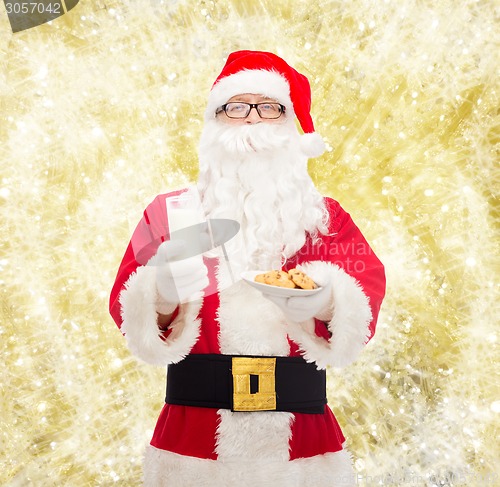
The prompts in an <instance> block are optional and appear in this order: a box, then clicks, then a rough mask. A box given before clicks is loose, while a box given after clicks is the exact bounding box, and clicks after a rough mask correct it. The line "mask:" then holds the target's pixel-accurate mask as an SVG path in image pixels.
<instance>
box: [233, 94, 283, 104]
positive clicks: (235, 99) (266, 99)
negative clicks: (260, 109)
mask: <svg viewBox="0 0 500 487" xmlns="http://www.w3.org/2000/svg"><path fill="white" fill-rule="evenodd" d="M248 96H257V97H258V101H257V103H266V102H269V103H279V102H278V101H277V100H275V99H274V98H269V97H268V96H264V95H253V94H252V93H248V94H247V93H242V94H241V95H235V96H233V97H231V98H230V99H229V100H228V101H227V102H226V103H233V102H239V101H240V102H242V103H248V102H247V101H246V100H245V99H244V98H246V97H248Z"/></svg>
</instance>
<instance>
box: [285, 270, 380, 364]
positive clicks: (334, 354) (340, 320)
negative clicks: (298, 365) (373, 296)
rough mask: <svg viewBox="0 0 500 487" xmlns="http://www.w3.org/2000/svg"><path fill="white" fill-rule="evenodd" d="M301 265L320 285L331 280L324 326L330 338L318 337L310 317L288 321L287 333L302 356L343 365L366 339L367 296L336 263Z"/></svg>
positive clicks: (369, 309) (356, 353)
mask: <svg viewBox="0 0 500 487" xmlns="http://www.w3.org/2000/svg"><path fill="white" fill-rule="evenodd" d="M300 268H301V269H302V270H303V271H304V272H305V273H306V274H307V275H308V276H310V277H311V278H312V279H313V280H314V281H315V282H316V283H317V284H319V285H320V286H321V285H324V284H326V283H327V282H328V281H330V282H331V285H332V295H333V306H334V308H333V318H332V320H331V321H330V322H328V323H327V326H328V329H329V331H330V333H331V334H332V336H331V338H330V340H329V341H327V340H325V339H324V338H321V337H318V336H317V335H316V334H315V333H314V320H312V319H311V320H309V321H308V322H303V323H289V329H288V334H289V336H290V338H291V339H292V340H293V341H295V342H296V343H297V344H298V345H299V347H300V348H301V350H302V352H303V356H304V358H305V359H306V360H307V361H308V362H316V365H317V366H318V368H320V369H324V368H326V367H327V366H329V365H330V366H333V367H345V366H346V365H349V364H350V363H352V362H354V360H355V359H356V358H357V356H358V355H359V353H360V352H361V350H362V349H363V347H364V345H365V344H366V342H367V341H368V338H369V335H370V330H369V324H370V322H371V320H372V312H371V308H370V303H369V299H368V297H367V296H366V295H365V293H364V292H363V289H362V288H361V286H360V284H359V283H358V281H357V280H356V279H354V278H353V277H352V276H350V275H349V274H347V273H346V272H344V271H343V270H342V269H341V268H340V267H338V266H337V265H335V264H331V263H329V262H322V261H315V262H309V263H305V264H302V265H301V266H300Z"/></svg>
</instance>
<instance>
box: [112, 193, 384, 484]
mask: <svg viewBox="0 0 500 487" xmlns="http://www.w3.org/2000/svg"><path fill="white" fill-rule="evenodd" d="M167 196H168V195H165V194H164V195H159V196H158V197H157V198H156V199H155V200H154V201H153V202H152V203H151V204H150V205H149V206H148V207H147V208H146V210H145V212H144V217H143V218H142V220H141V221H140V223H139V225H138V226H137V228H136V230H135V232H134V234H133V236H132V239H131V242H130V244H129V246H128V247H127V250H126V252H125V255H124V257H123V260H122V262H121V265H120V267H119V270H118V274H117V277H116V281H115V284H114V286H113V289H112V292H111V297H110V312H111V315H112V316H113V318H114V320H115V321H116V323H117V324H118V326H119V327H120V328H121V330H122V332H123V333H124V335H125V337H126V339H127V342H128V345H129V348H130V349H131V351H132V353H134V354H135V355H137V356H138V357H139V358H141V359H142V360H144V361H145V362H148V363H151V364H156V365H167V364H169V363H176V362H179V361H181V360H182V359H183V358H184V357H185V356H186V355H188V354H190V353H191V354H208V353H210V354H214V353H215V354H218V353H223V354H231V355H268V356H269V355H275V356H303V357H304V358H305V359H306V360H307V361H309V362H315V363H316V365H317V367H318V368H326V367H327V366H335V367H343V366H345V365H348V364H349V363H351V362H352V361H353V360H355V358H356V357H357V355H358V354H359V352H360V351H361V350H362V348H363V346H364V345H365V344H366V342H367V341H368V340H369V339H370V338H371V337H372V336H373V334H374V332H375V325H376V321H377V316H378V312H379V308H380V305H381V302H382V299H383V297H384V293H385V276H384V269H383V265H382V264H381V262H380V261H379V259H378V258H377V257H376V255H375V254H374V253H373V251H372V250H371V248H370V247H369V245H368V243H367V242H366V240H365V238H364V237H363V235H362V234H361V232H360V231H359V229H358V228H357V226H356V225H355V224H354V222H353V221H352V219H351V217H350V216H349V214H348V213H346V212H345V211H344V210H343V209H342V208H341V207H340V205H339V204H338V203H337V202H336V201H334V200H332V199H330V198H325V203H326V207H327V209H328V212H329V215H330V224H329V226H330V228H329V234H328V235H320V236H319V237H318V238H317V239H316V240H315V241H313V240H312V239H311V238H308V239H307V241H306V243H305V245H304V246H303V248H302V249H301V250H300V251H299V252H297V254H296V255H295V256H293V257H292V258H291V259H289V260H288V261H287V262H286V264H285V266H284V267H283V268H284V269H285V270H288V269H291V268H293V267H296V266H297V265H301V267H302V268H303V270H304V271H305V272H306V273H307V274H308V275H309V276H311V277H312V279H313V280H315V281H316V282H318V283H319V284H321V283H326V282H327V281H329V280H330V281H331V282H332V293H333V300H334V315H333V319H332V320H331V321H330V322H328V323H325V322H322V321H319V320H317V319H311V320H309V321H307V322H303V323H293V322H292V323H290V322H287V321H286V319H285V317H284V315H283V314H282V312H281V311H280V310H279V309H278V308H277V307H276V306H275V305H274V304H273V303H271V302H269V301H268V300H267V299H265V298H263V297H262V295H261V293H260V292H259V291H257V290H256V289H253V288H252V287H250V286H248V285H247V284H246V283H244V282H242V281H239V282H237V283H236V284H233V285H230V283H229V282H228V279H229V275H228V271H227V269H226V268H225V265H224V262H222V261H221V262H220V263H219V261H218V260H217V259H205V263H206V265H207V267H208V271H209V281H210V285H209V286H208V288H207V289H206V290H205V296H204V298H203V299H202V300H199V301H196V302H190V303H186V304H182V305H180V306H179V307H178V309H177V310H176V313H175V314H174V318H173V321H172V323H171V324H170V326H169V330H168V331H167V332H166V333H164V334H163V336H161V335H160V334H159V332H158V327H157V324H156V319H157V314H156V305H157V303H158V296H157V292H156V283H155V268H154V266H147V265H144V264H145V263H146V262H147V260H148V259H149V258H150V257H151V256H152V255H154V253H155V252H156V248H157V247H158V245H159V244H160V243H161V241H163V240H165V239H166V238H168V216H167V214H166V205H165V199H166V197H167ZM138 261H139V262H138ZM343 442H344V436H343V435H342V431H341V429H340V427H339V425H338V423H337V421H336V419H335V417H334V415H333V413H332V411H331V409H330V408H329V407H328V406H325V411H324V414H303V413H287V412H272V411H271V412H245V413H242V412H232V411H229V410H217V409H210V408H200V407H190V406H180V405H171V404H165V406H164V408H163V410H162V411H161V413H160V416H159V419H158V422H157V425H156V428H155V431H154V434H153V438H152V440H151V445H150V446H149V447H148V450H147V453H146V460H145V469H144V471H145V474H144V475H145V483H146V484H147V485H154V486H162V485H169V486H172V485H179V486H183V487H186V486H190V485H196V486H200V485H217V486H220V485H223V486H225V485H228V486H229V485H231V486H233V485H237V486H240V485H241V486H243V485H247V483H248V485H273V486H275V487H276V486H287V487H288V486H290V485H297V486H299V485H300V486H305V485H310V486H314V487H321V486H323V485H325V486H326V485H328V486H332V485H351V484H354V479H353V473H352V467H351V465H350V458H349V455H348V453H347V451H346V450H345V449H343V446H342V445H343Z"/></svg>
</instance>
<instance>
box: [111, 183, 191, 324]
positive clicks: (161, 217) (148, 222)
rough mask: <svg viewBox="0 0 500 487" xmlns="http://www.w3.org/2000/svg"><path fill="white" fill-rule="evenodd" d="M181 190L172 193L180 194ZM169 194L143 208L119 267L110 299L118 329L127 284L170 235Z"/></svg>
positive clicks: (162, 195)
mask: <svg viewBox="0 0 500 487" xmlns="http://www.w3.org/2000/svg"><path fill="white" fill-rule="evenodd" d="M182 191H183V190H181V191H176V192H174V193H170V194H172V195H173V194H178V193H181V192H182ZM170 194H161V195H158V196H157V197H156V198H155V199H154V200H153V201H152V202H151V203H150V204H149V205H148V206H147V208H146V209H145V210H144V213H143V216H142V218H141V220H140V221H139V223H138V225H137V227H136V229H135V231H134V233H133V234H132V238H131V240H130V242H129V244H128V246H127V249H126V251H125V255H124V256H123V259H122V261H121V263H120V266H119V268H118V272H117V275H116V278H115V282H114V284H113V287H112V289H111V294H110V298H109V312H110V314H111V316H112V317H113V319H114V320H115V322H116V324H117V325H118V327H119V328H121V324H122V317H121V306H120V301H119V298H120V293H121V292H122V290H123V289H124V287H125V283H126V282H127V280H128V278H129V277H130V275H131V274H133V273H134V272H135V271H136V269H137V267H139V266H141V265H146V264H147V262H148V261H149V259H151V257H153V256H154V255H155V254H156V250H157V249H158V246H159V245H160V244H161V243H162V242H163V241H165V240H166V239H167V238H168V219H167V210H166V204H165V200H166V198H167V196H169V195H170Z"/></svg>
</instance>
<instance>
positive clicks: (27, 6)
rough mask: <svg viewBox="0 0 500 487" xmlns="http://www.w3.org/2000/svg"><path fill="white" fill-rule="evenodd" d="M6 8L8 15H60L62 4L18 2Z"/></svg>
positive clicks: (8, 4)
mask: <svg viewBox="0 0 500 487" xmlns="http://www.w3.org/2000/svg"><path fill="white" fill-rule="evenodd" d="M5 8H6V9H7V13H8V14H35V13H38V14H43V13H51V14H60V13H61V4H60V3H47V4H43V3H38V2H16V3H6V4H5Z"/></svg>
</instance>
